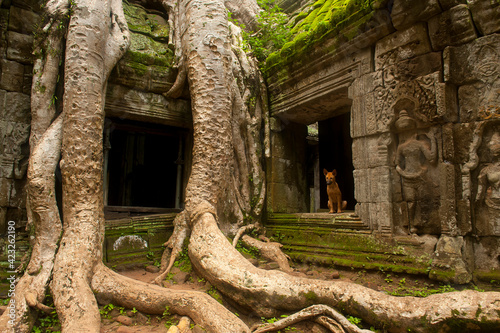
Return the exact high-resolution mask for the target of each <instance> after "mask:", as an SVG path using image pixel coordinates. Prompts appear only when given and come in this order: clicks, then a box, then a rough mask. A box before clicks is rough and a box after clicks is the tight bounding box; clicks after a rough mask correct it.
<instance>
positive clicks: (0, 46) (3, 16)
mask: <svg viewBox="0 0 500 333" xmlns="http://www.w3.org/2000/svg"><path fill="white" fill-rule="evenodd" d="M8 24H9V10H8V9H5V8H0V57H1V58H5V55H6V51H7V40H6V34H7V25H8Z"/></svg>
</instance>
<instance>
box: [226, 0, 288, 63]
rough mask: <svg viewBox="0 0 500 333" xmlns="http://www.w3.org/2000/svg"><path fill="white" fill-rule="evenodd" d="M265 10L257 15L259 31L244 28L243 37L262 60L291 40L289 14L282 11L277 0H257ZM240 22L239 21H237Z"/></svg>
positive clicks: (255, 54)
mask: <svg viewBox="0 0 500 333" xmlns="http://www.w3.org/2000/svg"><path fill="white" fill-rule="evenodd" d="M257 3H258V4H259V6H260V7H261V8H262V9H263V11H262V12H261V13H260V14H259V16H258V17H257V31H252V32H250V33H247V32H245V31H244V29H243V39H244V40H245V42H246V43H247V45H249V46H250V48H251V52H252V53H253V55H254V56H255V57H256V58H257V59H258V60H259V61H260V62H265V60H266V58H267V57H268V56H269V55H270V54H271V53H272V52H275V51H278V50H280V49H281V48H282V47H283V45H284V44H285V43H286V42H287V41H289V40H290V38H291V36H292V35H291V33H290V29H289V28H288V26H287V22H288V16H287V15H286V14H285V13H283V12H282V11H281V8H280V7H279V6H278V5H277V4H276V3H275V0H257ZM236 23H238V22H236Z"/></svg>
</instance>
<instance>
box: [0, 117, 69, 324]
mask: <svg viewBox="0 0 500 333" xmlns="http://www.w3.org/2000/svg"><path fill="white" fill-rule="evenodd" d="M61 135H62V117H61V116H60V117H59V118H57V120H56V121H55V122H54V123H53V124H52V125H51V126H50V127H49V129H48V130H47V131H46V132H45V134H44V135H43V136H42V137H41V138H40V139H39V141H38V145H37V146H36V147H35V149H33V152H32V155H31V158H30V161H29V167H28V185H27V190H28V196H29V197H30V198H31V206H30V208H31V210H32V218H33V226H34V228H35V236H36V237H35V241H34V243H33V248H32V256H31V260H30V262H29V264H28V267H27V268H26V271H25V273H24V275H23V276H22V277H21V278H20V279H19V282H18V283H17V285H16V289H15V291H16V293H15V295H14V296H13V297H12V299H13V300H14V301H15V303H14V304H15V313H16V316H15V318H14V319H13V320H9V319H11V318H9V316H8V311H5V312H4V314H3V315H2V316H1V317H0V332H29V331H31V328H32V326H33V324H34V322H35V320H36V316H37V313H36V311H32V309H34V308H38V309H40V310H42V311H45V310H47V309H45V308H44V306H42V302H43V300H44V298H45V293H46V289H47V284H48V281H49V279H50V276H51V274H52V269H53V267H54V258H55V255H56V251H57V242H58V240H59V238H60V236H61V230H62V225H61V220H60V217H59V211H58V209H57V203H56V198H55V170H56V167H57V163H58V161H59V156H60V150H61Z"/></svg>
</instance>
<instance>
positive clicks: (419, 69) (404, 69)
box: [395, 52, 443, 81]
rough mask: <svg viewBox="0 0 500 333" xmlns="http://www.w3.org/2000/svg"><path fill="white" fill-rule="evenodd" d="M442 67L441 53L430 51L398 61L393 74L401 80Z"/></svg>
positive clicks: (426, 73)
mask: <svg viewBox="0 0 500 333" xmlns="http://www.w3.org/2000/svg"><path fill="white" fill-rule="evenodd" d="M442 68H443V61H442V56H441V53H440V52H432V53H425V54H422V55H420V56H416V57H414V58H410V59H407V60H403V61H400V62H399V63H398V65H397V66H396V68H395V69H396V72H395V74H396V76H397V77H398V78H399V79H400V80H401V81H406V80H413V79H416V78H417V77H420V76H424V75H428V74H430V73H434V72H437V71H441V70H442Z"/></svg>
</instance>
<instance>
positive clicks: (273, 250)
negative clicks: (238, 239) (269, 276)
mask: <svg viewBox="0 0 500 333" xmlns="http://www.w3.org/2000/svg"><path fill="white" fill-rule="evenodd" d="M242 241H243V242H244V243H245V244H247V245H248V246H253V247H255V248H257V249H258V250H259V252H260V254H261V256H263V257H264V258H266V259H268V260H271V261H274V262H276V263H277V264H278V266H279V267H280V269H281V270H282V271H283V272H288V273H289V272H293V269H292V268H291V267H290V265H289V264H288V260H289V259H290V257H289V256H287V255H286V254H284V253H283V251H281V248H282V247H283V245H282V244H280V243H276V242H269V241H267V242H261V241H259V240H257V239H255V238H252V237H250V236H248V235H244V236H243V237H242Z"/></svg>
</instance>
